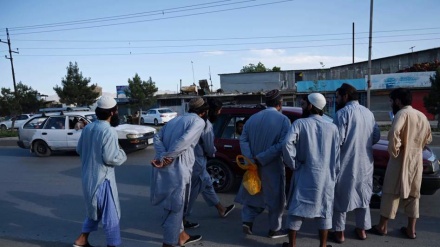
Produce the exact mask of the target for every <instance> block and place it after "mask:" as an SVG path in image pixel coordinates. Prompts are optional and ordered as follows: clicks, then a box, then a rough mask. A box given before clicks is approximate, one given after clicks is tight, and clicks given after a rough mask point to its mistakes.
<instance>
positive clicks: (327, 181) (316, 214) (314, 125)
mask: <svg viewBox="0 0 440 247" xmlns="http://www.w3.org/2000/svg"><path fill="white" fill-rule="evenodd" d="M325 104H326V100H325V98H324V96H323V95H322V94H319V93H312V94H310V95H308V97H307V98H306V99H305V100H304V101H303V111H305V113H306V114H303V116H307V115H309V116H308V117H307V118H301V119H298V120H296V121H295V122H293V124H292V127H291V128H290V131H289V133H288V134H287V137H286V141H285V144H284V146H283V157H284V162H285V163H286V165H287V166H288V167H289V168H291V169H292V170H293V177H292V181H291V185H290V189H289V193H288V195H287V211H288V216H287V226H288V228H289V243H283V247H292V246H296V233H297V231H299V229H300V228H301V225H302V221H303V220H304V219H305V218H314V219H316V220H317V222H318V228H319V235H320V246H326V243H327V234H328V229H330V228H331V227H332V213H333V199H334V189H335V181H336V176H337V173H338V170H339V148H340V140H339V133H338V129H337V127H336V125H334V124H333V123H331V122H328V121H327V120H325V119H323V118H322V114H323V112H322V109H323V108H324V106H325ZM308 113H309V114H308Z"/></svg>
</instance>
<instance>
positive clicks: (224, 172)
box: [206, 160, 235, 192]
mask: <svg viewBox="0 0 440 247" xmlns="http://www.w3.org/2000/svg"><path fill="white" fill-rule="evenodd" d="M206 169H207V171H208V173H209V175H210V176H211V180H212V185H213V186H214V189H215V191H216V192H228V191H230V190H231V189H232V188H233V187H234V184H235V176H234V175H233V173H232V171H231V169H230V168H229V167H228V166H227V165H226V164H225V163H223V162H221V161H219V160H210V161H208V164H207V165H206Z"/></svg>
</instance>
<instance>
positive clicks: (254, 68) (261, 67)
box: [240, 62, 270, 73]
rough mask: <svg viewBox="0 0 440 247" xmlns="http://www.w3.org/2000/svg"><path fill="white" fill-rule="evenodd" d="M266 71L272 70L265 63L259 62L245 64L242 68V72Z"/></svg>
mask: <svg viewBox="0 0 440 247" xmlns="http://www.w3.org/2000/svg"><path fill="white" fill-rule="evenodd" d="M266 71H270V70H267V69H266V66H264V64H262V63H261V62H258V64H257V65H255V64H253V63H250V64H249V65H246V66H243V68H242V69H241V70H240V73H256V72H266Z"/></svg>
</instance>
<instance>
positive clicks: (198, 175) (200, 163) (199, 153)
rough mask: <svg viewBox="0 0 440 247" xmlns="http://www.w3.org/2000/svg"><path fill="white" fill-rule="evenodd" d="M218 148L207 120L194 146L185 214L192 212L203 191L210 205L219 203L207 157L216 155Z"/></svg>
mask: <svg viewBox="0 0 440 247" xmlns="http://www.w3.org/2000/svg"><path fill="white" fill-rule="evenodd" d="M216 151H217V150H216V148H215V146H214V132H213V129H212V124H211V122H209V120H208V121H206V126H205V128H204V129H203V132H202V135H201V136H200V139H199V142H198V143H197V145H196V147H195V148H194V154H195V158H196V160H195V162H194V167H193V171H192V178H191V192H190V197H189V201H188V208H187V212H185V216H188V215H190V214H191V211H192V207H193V205H194V202H195V200H196V199H197V197H198V195H199V194H200V193H202V196H203V198H204V199H205V201H206V202H207V203H208V206H214V205H216V204H217V203H219V199H218V197H217V194H216V193H215V190H214V187H213V186H212V179H211V176H210V175H209V173H208V171H207V170H206V163H207V161H208V159H207V157H214V156H215V152H216Z"/></svg>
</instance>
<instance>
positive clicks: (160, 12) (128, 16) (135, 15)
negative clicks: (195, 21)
mask: <svg viewBox="0 0 440 247" xmlns="http://www.w3.org/2000/svg"><path fill="white" fill-rule="evenodd" d="M228 1H231V0H223V1H216V2H211V3H202V4H194V5H188V6H183V7H175V8H169V9H162V10H152V11H146V12H140V13H133V14H126V15H116V16H110V17H101V18H92V19H84V20H77V21H65V22H57V23H50V24H40V25H32V26H22V27H13V28H9V29H10V30H26V29H39V28H50V27H59V26H71V25H78V24H87V23H96V22H106V21H114V20H123V19H134V18H139V17H144V16H150V15H164V14H165V13H167V14H169V13H177V12H183V11H191V10H197V9H204V8H212V7H219V6H227V5H233V4H240V3H246V2H251V1H255V0H246V1H241V2H234V3H229V4H218V5H213V6H206V7H198V8H190V7H194V6H203V5H210V4H214V3H218V2H228ZM187 8H190V9H187ZM176 9H186V10H178V11H177V10H176Z"/></svg>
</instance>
